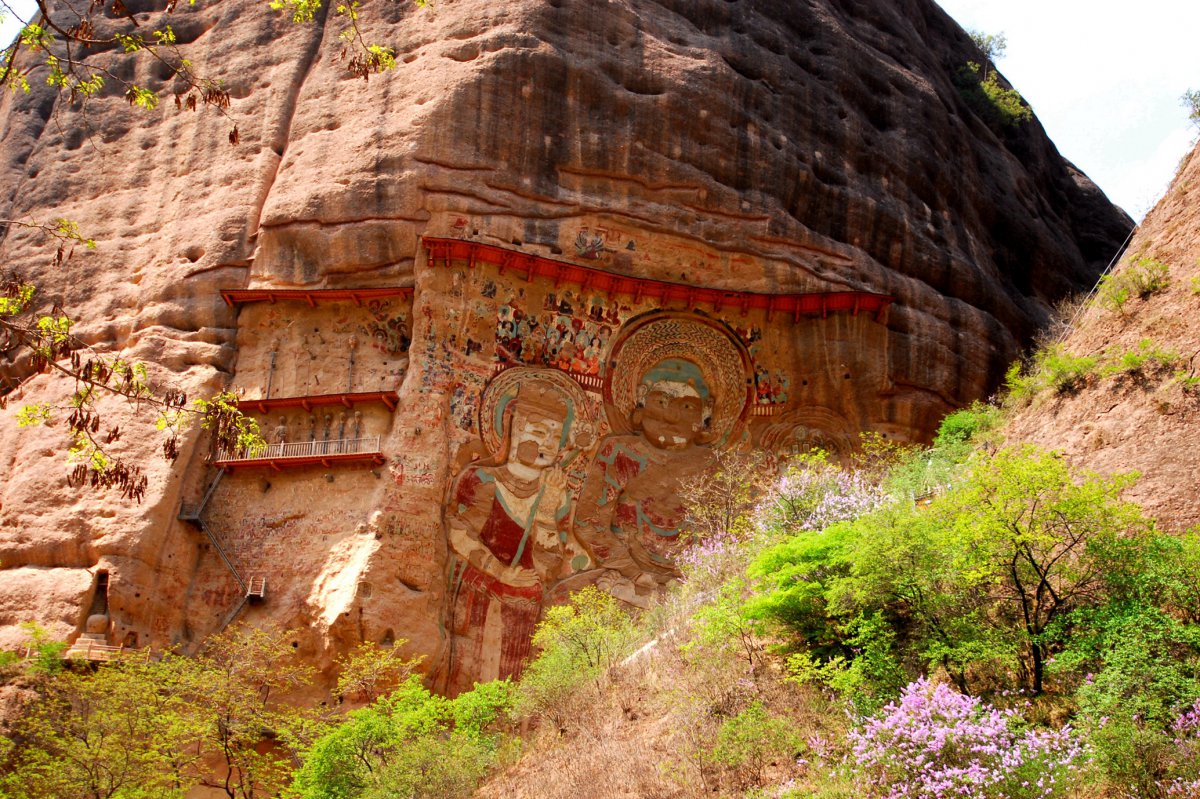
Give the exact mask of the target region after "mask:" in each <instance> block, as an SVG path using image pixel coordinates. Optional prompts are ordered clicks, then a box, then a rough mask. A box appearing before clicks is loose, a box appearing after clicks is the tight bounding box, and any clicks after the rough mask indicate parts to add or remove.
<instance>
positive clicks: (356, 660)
mask: <svg viewBox="0 0 1200 799" xmlns="http://www.w3.org/2000/svg"><path fill="white" fill-rule="evenodd" d="M406 643H408V641H407V640H405V639H400V640H399V641H396V642H395V643H394V644H393V645H392V646H386V647H385V646H380V645H378V644H375V643H373V642H371V641H364V642H362V643H361V644H359V645H358V646H357V647H355V648H354V649H352V650H350V651H349V652H347V653H346V654H344V655H341V656H339V657H338V659H337V665H338V672H339V674H338V679H337V686H336V687H335V688H334V696H336V697H337V698H338V700H339V701H360V702H366V703H368V704H369V703H371V702H374V701H375V700H376V699H378V698H379V697H380V696H382V695H384V694H388V693H391V692H392V691H394V690H395V689H396V688H398V687H399V686H400V684H401V683H403V682H406V681H407V680H408V678H409V677H411V676H412V675H413V673H414V672H415V671H416V668H417V666H419V665H420V664H421V661H422V660H424V656H420V657H415V658H409V659H405V658H403V657H401V654H400V650H401V648H402V647H403V646H404V645H405V644H406Z"/></svg>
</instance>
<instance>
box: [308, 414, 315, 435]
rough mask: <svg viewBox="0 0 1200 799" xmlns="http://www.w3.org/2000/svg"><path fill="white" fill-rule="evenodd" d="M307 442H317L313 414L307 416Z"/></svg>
mask: <svg viewBox="0 0 1200 799" xmlns="http://www.w3.org/2000/svg"><path fill="white" fill-rule="evenodd" d="M308 440H309V441H316V440H317V415H316V414H315V413H310V414H309V415H308Z"/></svg>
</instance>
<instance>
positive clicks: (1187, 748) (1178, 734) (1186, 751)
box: [1161, 699, 1200, 799]
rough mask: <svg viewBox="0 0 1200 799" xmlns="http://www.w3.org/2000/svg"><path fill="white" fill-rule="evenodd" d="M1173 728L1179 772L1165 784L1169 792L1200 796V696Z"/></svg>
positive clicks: (1163, 786)
mask: <svg viewBox="0 0 1200 799" xmlns="http://www.w3.org/2000/svg"><path fill="white" fill-rule="evenodd" d="M1171 732H1172V733H1174V736H1175V737H1174V739H1173V742H1174V744H1175V752H1174V753H1173V755H1174V756H1173V757H1172V760H1173V761H1174V763H1173V764H1172V765H1173V769H1172V770H1173V771H1174V772H1175V776H1174V777H1173V778H1172V779H1170V780H1169V781H1167V782H1166V783H1164V784H1163V785H1162V786H1161V787H1162V788H1163V792H1164V793H1165V795H1166V796H1169V797H1179V798H1180V799H1185V798H1186V799H1194V797H1196V796H1200V699H1197V700H1196V702H1195V704H1193V705H1192V706H1191V707H1190V708H1188V709H1187V710H1185V711H1184V712H1183V714H1182V715H1180V716H1179V718H1177V719H1176V720H1175V723H1174V724H1172V725H1171Z"/></svg>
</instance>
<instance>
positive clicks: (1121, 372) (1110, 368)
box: [1100, 338, 1180, 377]
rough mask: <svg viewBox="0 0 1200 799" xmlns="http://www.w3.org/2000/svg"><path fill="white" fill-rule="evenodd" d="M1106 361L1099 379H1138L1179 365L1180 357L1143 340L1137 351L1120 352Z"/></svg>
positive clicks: (1172, 351) (1171, 351) (1145, 339)
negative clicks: (1114, 377) (1125, 377)
mask: <svg viewBox="0 0 1200 799" xmlns="http://www.w3.org/2000/svg"><path fill="white" fill-rule="evenodd" d="M1110 357H1111V356H1110ZM1106 361H1107V362H1106V363H1105V364H1104V365H1103V366H1102V367H1101V368H1100V376H1101V377H1113V376H1118V377H1119V376H1126V375H1128V376H1131V377H1139V376H1145V375H1146V374H1147V373H1151V372H1161V371H1166V370H1167V369H1170V368H1172V367H1173V366H1175V365H1176V364H1178V363H1179V361H1180V355H1179V353H1177V352H1175V351H1174V350H1167V349H1162V348H1160V347H1158V346H1156V345H1155V344H1154V342H1153V341H1151V340H1150V339H1148V338H1144V339H1142V340H1141V341H1139V342H1138V345H1137V349H1133V350H1129V351H1128V352H1122V353H1120V354H1119V355H1117V356H1116V357H1115V358H1111V359H1107V358H1106Z"/></svg>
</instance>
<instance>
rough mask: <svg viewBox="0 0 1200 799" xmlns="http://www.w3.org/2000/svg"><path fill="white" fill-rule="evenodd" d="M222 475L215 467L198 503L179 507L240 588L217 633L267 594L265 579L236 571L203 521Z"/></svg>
mask: <svg viewBox="0 0 1200 799" xmlns="http://www.w3.org/2000/svg"><path fill="white" fill-rule="evenodd" d="M224 475H225V470H224V469H217V474H216V477H214V478H213V479H212V482H211V483H209V485H208V489H207V490H206V491H205V492H204V497H203V498H202V499H201V500H200V503H199V504H198V505H183V506H181V507H180V509H179V520H180V521H182V522H187V523H189V524H191V525H192V526H193V527H195V528H196V529H197V530H199V531H200V532H202V533H204V535H205V537H206V538H207V539H208V541H209V543H210V544H212V548H213V549H214V550H216V553H217V555H218V556H219V557H220V558H221V562H222V563H224V564H225V568H227V569H229V573H230V574H231V575H233V579H234V580H236V581H237V584H238V588H239V589H241V598H240V599H239V600H238V602H237V604H235V605H234V606H233V607H232V608H230V610H229V612H228V613H226V614H225V617H224V618H223V619H222V620H221V623H220V625H218V627H217V632H218V633H220V632H222V631H223V630H224V629H225V628H226V627H228V626H229V625H230V624H232V623H233V620H234V619H236V618H237V616H238V614H239V613H241V612H242V608H244V607H245V606H246V604H247V603H248V602H251V601H254V602H262V601H263V600H264V599H266V594H267V579H266V578H265V577H251V578H250V580H249V581H248V582H247V580H246V579H245V578H244V577H242V574H241V572H239V571H238V569H237V566H235V565H234V563H233V560H232V559H231V558H230V557H229V553H228V552H226V551H225V547H224V545H223V544H222V543H221V538H220V536H218V535H217V534H216V531H215V530H213V528H212V527H210V526H209V524H208V523H207V522H206V521H204V511H205V509H206V508H207V507H208V502H209V500H211V499H212V496H213V494H214V493H215V492H216V490H217V486H218V485H219V484H220V482H221V478H222V477H223V476H224Z"/></svg>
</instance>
